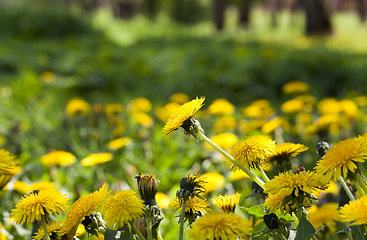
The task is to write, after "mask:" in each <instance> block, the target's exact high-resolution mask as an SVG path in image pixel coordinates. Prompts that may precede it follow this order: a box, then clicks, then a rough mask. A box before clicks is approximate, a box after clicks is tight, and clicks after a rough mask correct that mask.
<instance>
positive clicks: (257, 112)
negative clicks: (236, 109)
mask: <svg viewBox="0 0 367 240" xmlns="http://www.w3.org/2000/svg"><path fill="white" fill-rule="evenodd" d="M262 113H263V111H262V109H261V107H260V106H257V105H250V106H248V107H246V108H245V109H243V115H245V116H246V117H252V118H258V117H261V116H262Z"/></svg>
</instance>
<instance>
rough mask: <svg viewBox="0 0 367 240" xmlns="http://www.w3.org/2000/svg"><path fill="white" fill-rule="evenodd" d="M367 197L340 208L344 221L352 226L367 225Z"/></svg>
mask: <svg viewBox="0 0 367 240" xmlns="http://www.w3.org/2000/svg"><path fill="white" fill-rule="evenodd" d="M366 209H367V196H364V197H362V198H359V199H357V200H356V201H350V202H349V203H348V204H346V205H344V206H343V207H341V208H340V210H339V213H340V218H341V220H342V221H345V222H350V225H362V224H367V212H366Z"/></svg>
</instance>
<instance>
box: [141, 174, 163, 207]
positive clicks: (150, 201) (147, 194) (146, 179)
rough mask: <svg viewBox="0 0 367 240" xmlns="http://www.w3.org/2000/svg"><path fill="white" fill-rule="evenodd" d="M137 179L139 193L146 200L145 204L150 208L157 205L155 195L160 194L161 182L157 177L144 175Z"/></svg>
mask: <svg viewBox="0 0 367 240" xmlns="http://www.w3.org/2000/svg"><path fill="white" fill-rule="evenodd" d="M135 178H136V179H137V183H138V189H139V193H140V196H141V198H142V199H143V200H144V204H145V205H149V206H153V205H157V200H156V199H155V195H156V194H157V192H158V183H159V180H158V179H156V178H155V175H154V174H150V175H148V174H147V175H145V176H144V174H141V173H139V174H138V175H137V176H136V177H135Z"/></svg>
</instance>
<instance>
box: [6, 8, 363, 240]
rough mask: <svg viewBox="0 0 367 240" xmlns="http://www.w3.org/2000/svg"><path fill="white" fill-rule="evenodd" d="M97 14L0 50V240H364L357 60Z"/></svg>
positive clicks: (312, 43)
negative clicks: (147, 27)
mask: <svg viewBox="0 0 367 240" xmlns="http://www.w3.org/2000/svg"><path fill="white" fill-rule="evenodd" d="M22 11H27V10H25V9H23V10H19V11H15V12H13V13H11V12H10V13H11V14H9V12H7V14H8V15H6V14H5V15H4V14H0V22H1V21H3V20H4V19H5V18H9V19H11V18H14V19H15V18H16V17H17V14H20V15H21V13H22ZM32 14H34V16H35V15H37V14H36V13H30V15H29V16H30V18H32V17H34V16H33V15H32ZM103 14H106V13H103V12H101V13H98V14H96V15H95V16H94V18H93V23H94V26H93V28H86V25H85V23H84V22H83V21H80V19H79V20H78V19H75V18H73V17H71V16H62V17H60V16H61V15H60V16H59V15H57V14H56V15H50V14H48V15H47V14H45V15H43V17H44V18H45V20H46V21H43V22H46V23H47V22H51V23H53V24H52V26H55V25H57V24H55V23H59V22H61V21H68V22H69V23H71V24H70V26H72V27H70V28H69V29H68V31H69V32H67V33H66V35H63V36H62V41H60V42H58V41H55V37H61V36H58V35H57V31H55V32H52V31H49V32H48V31H44V35H42V34H41V35H42V36H41V37H40V38H39V37H38V38H35V37H34V36H35V35H36V34H39V33H38V32H36V33H35V32H34V29H32V28H28V29H27V28H25V29H21V28H12V27H11V25H9V26H10V27H9V29H8V33H9V36H8V35H5V36H2V38H1V39H0V43H1V44H0V56H1V59H0V71H1V81H0V240H3V239H21V240H23V239H107V240H110V239H140V240H142V239H148V240H152V239H166V240H171V239H180V240H182V239H194V240H206V239H209V240H214V239H217V240H218V239H222V240H224V239H228V240H232V239H233V240H234V239H296V240H300V239H332V240H333V239H336V240H339V239H349V240H351V239H365V238H366V236H365V234H366V229H365V224H367V213H366V207H367V197H366V196H365V195H366V194H367V187H366V178H365V171H364V168H363V167H364V166H365V160H366V159H367V129H366V123H367V118H366V113H367V95H365V94H366V87H367V86H366V81H365V79H366V78H367V70H366V69H367V68H366V67H365V66H366V63H365V59H366V53H365V52H364V51H365V49H362V48H358V47H357V48H356V49H353V51H346V50H345V49H344V50H343V51H342V50H341V49H336V47H337V46H339V44H340V43H343V41H345V39H338V38H337V37H335V38H333V39H331V40H330V41H326V42H319V40H313V39H308V38H305V37H299V38H298V39H293V40H294V42H293V43H292V44H291V45H289V46H284V45H281V44H279V43H274V42H273V43H271V42H261V41H257V40H256V39H255V40H254V41H243V40H241V39H236V38H233V36H231V34H230V33H227V34H228V35H226V36H225V37H219V38H218V39H217V40H213V39H209V38H208V36H209V35H208V36H203V35H200V37H195V36H196V35H197V34H198V33H199V32H206V31H201V30H200V29H195V28H193V29H191V30H189V29H186V31H184V32H183V33H182V32H181V33H177V32H174V29H175V27H176V26H167V25H166V24H165V23H164V22H163V23H162V22H161V23H160V24H161V25H159V24H157V26H155V27H154V29H155V30H156V31H155V32H156V33H157V36H156V35H154V34H152V35H150V36H149V37H148V38H147V39H143V38H142V37H141V36H142V35H141V33H139V32H134V33H133V34H131V35H127V36H125V37H121V36H119V35H113V34H112V33H113V32H114V30H115V29H118V28H119V27H122V26H123V27H124V28H125V29H127V30H131V29H136V26H137V25H134V23H130V24H131V25H124V24H125V23H122V22H118V21H115V22H114V21H113V20H112V19H111V18H108V16H106V15H103ZM101 15H103V19H105V21H106V22H103V21H101V19H102V18H101ZM65 19H66V20H65ZM106 19H107V20H106ZM144 21H146V20H144V19H140V20H137V21H136V22H135V24H136V23H137V24H138V25H139V24H141V25H139V26H140V27H142V26H143V25H142V24H143V23H144ZM14 22H16V21H13V22H12V23H14ZM14 24H15V23H14ZM36 24H37V22H36ZM158 25H159V26H158ZM203 27H205V26H204V25H203ZM46 28H47V26H46ZM163 28H164V29H167V28H168V29H171V34H172V36H169V38H168V39H169V40H167V39H166V38H164V37H162V36H159V33H161V32H162V31H161V30H162V29H163ZM102 29H103V30H104V31H105V32H103V34H102V33H101V31H102ZM81 30H83V31H81ZM160 31H161V32H160ZM76 32H77V33H79V35H78V37H76V36H75V33H76ZM128 32H129V31H128ZM46 33H47V34H48V35H47V34H46ZM52 34H54V35H52ZM55 34H56V35H55ZM209 34H210V33H209ZM37 36H38V35H37ZM24 39H26V40H24ZM162 46H164V47H163V48H162ZM355 46H357V45H355ZM358 46H362V45H358ZM349 50H351V49H349ZM16 56H21V57H16ZM46 232H47V234H46Z"/></svg>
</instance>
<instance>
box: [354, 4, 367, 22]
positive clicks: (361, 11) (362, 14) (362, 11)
mask: <svg viewBox="0 0 367 240" xmlns="http://www.w3.org/2000/svg"><path fill="white" fill-rule="evenodd" d="M356 7H357V12H358V16H359V19H360V20H361V22H365V21H366V17H367V16H366V15H367V14H366V11H367V4H366V0H356Z"/></svg>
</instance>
